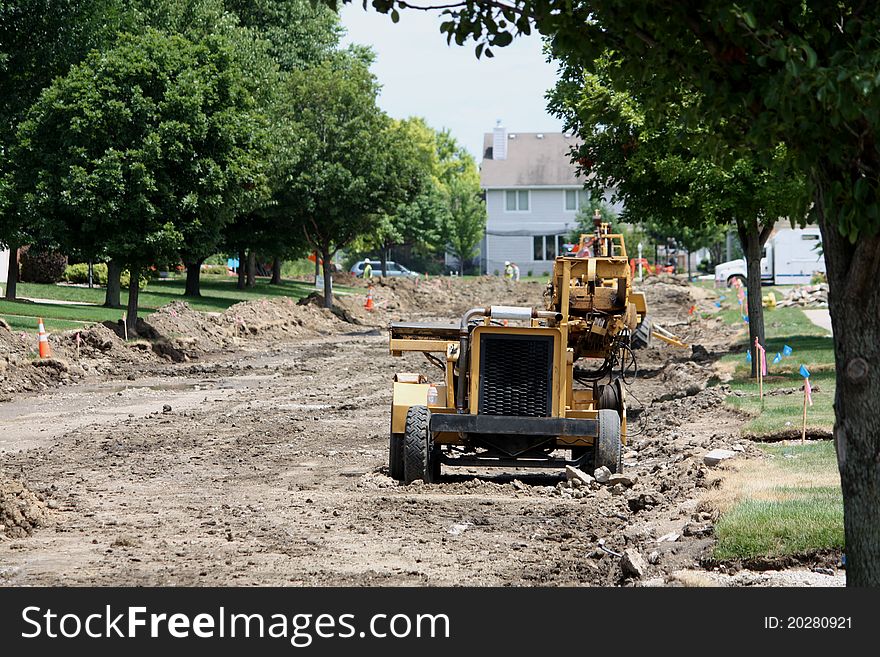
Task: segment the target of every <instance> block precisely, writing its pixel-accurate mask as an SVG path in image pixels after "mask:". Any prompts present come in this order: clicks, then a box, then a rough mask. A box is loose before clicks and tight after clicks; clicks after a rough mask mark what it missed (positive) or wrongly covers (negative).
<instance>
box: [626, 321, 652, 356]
mask: <svg viewBox="0 0 880 657" xmlns="http://www.w3.org/2000/svg"><path fill="white" fill-rule="evenodd" d="M653 331H654V320H652V319H651V318H650V317H648V316H647V315H645V316H644V317H643V318H642V321H641V322H639V325H638V326H637V327H636V330H635V331H633V334H632V339H631V340H630V344H631V345H632V347H633V349H638V348H639V347H650V346H651V337H652V333H653Z"/></svg>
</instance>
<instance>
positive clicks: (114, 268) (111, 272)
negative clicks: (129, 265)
mask: <svg viewBox="0 0 880 657" xmlns="http://www.w3.org/2000/svg"><path fill="white" fill-rule="evenodd" d="M121 275H122V267H121V266H120V265H119V263H118V262H116V261H114V260H111V261H110V262H108V263H107V290H106V292H105V293H104V305H105V306H106V307H107V308H121V307H122V302H121V301H120V300H119V290H120V288H121V285H120V283H119V277H120V276H121Z"/></svg>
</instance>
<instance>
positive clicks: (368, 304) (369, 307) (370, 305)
mask: <svg viewBox="0 0 880 657" xmlns="http://www.w3.org/2000/svg"><path fill="white" fill-rule="evenodd" d="M364 308H366V309H367V310H372V309H373V286H372V285H371V286H370V289H369V291H368V292H367V302H366V303H365V304H364Z"/></svg>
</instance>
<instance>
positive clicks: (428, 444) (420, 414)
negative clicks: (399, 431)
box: [403, 406, 440, 484]
mask: <svg viewBox="0 0 880 657" xmlns="http://www.w3.org/2000/svg"><path fill="white" fill-rule="evenodd" d="M430 424H431V411H429V410H428V407H427V406H411V407H410V409H409V411H407V414H406V426H405V430H404V434H403V480H404V481H405V482H406V483H407V484H411V483H412V482H414V481H415V480H416V479H421V480H422V481H424V482H425V483H426V484H431V483H434V482H435V481H436V480H437V479H438V478H439V476H440V467H439V462H438V458H437V457H438V455H437V450H436V449H435V446H434V438H433V436H432V435H431V431H430V429H429V426H430Z"/></svg>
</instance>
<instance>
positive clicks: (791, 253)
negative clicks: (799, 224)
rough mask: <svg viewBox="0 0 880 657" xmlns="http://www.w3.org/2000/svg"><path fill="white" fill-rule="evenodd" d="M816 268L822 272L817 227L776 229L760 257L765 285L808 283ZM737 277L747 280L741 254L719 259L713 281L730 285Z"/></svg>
mask: <svg viewBox="0 0 880 657" xmlns="http://www.w3.org/2000/svg"><path fill="white" fill-rule="evenodd" d="M816 272H823V273H824V272H825V258H824V257H823V256H822V235H821V233H820V232H819V229H818V228H816V227H808V228H781V229H779V230H775V231H774V232H773V234H772V235H771V236H770V238H769V239H768V240H767V243H766V244H765V245H764V252H763V255H762V257H761V283H762V284H764V285H809V283H810V279H811V278H812V277H813V274H814V273H816ZM737 278H739V279H740V280H741V281H742V282H743V284H745V282H746V261H745V259H744V258H740V259H739V260H731V261H730V262H722V263H721V264H720V265H718V266H717V267H715V285H716V287H723V286H725V285H731V284H732V283H733V281H734V280H735V279H737Z"/></svg>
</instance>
